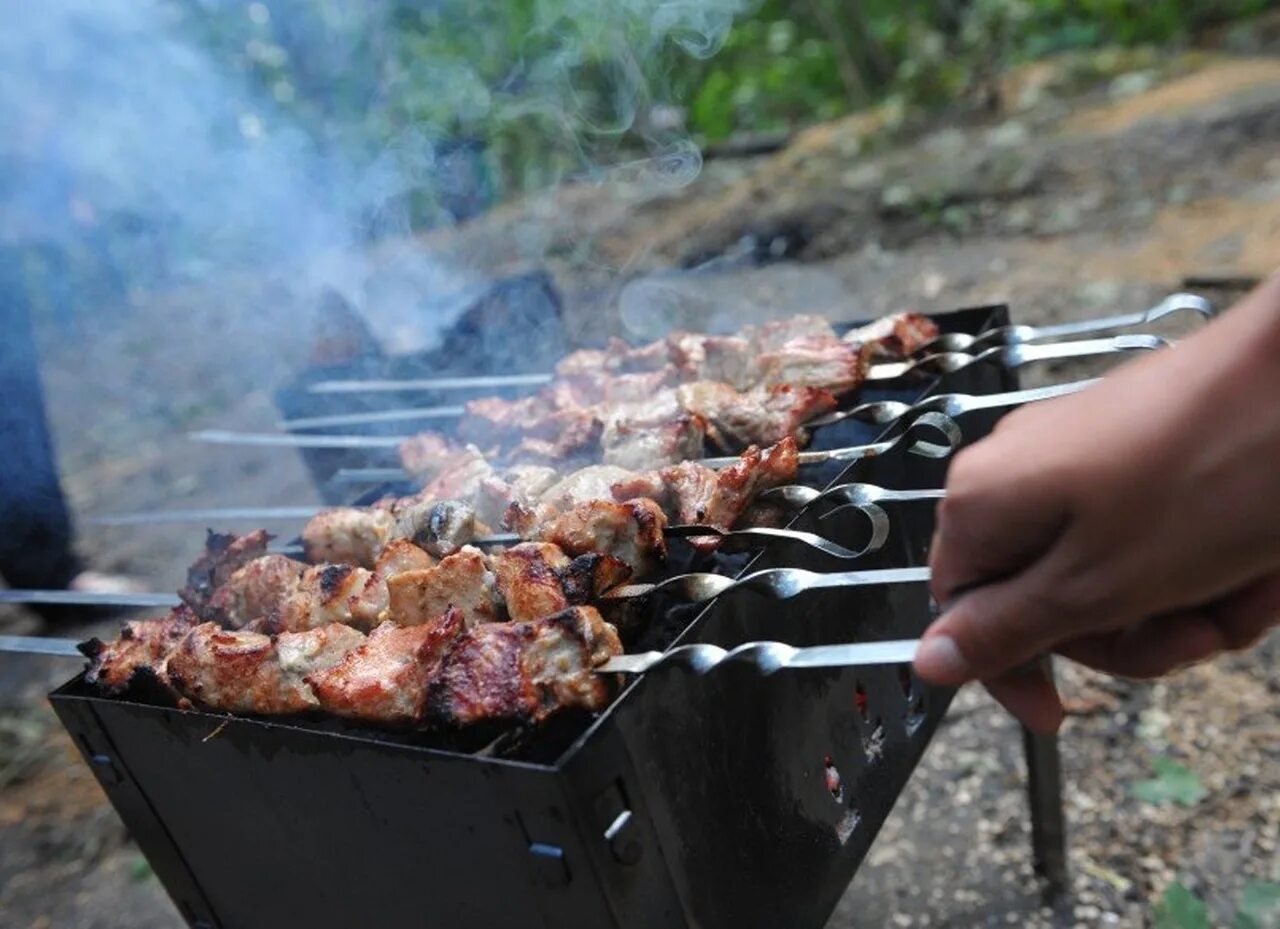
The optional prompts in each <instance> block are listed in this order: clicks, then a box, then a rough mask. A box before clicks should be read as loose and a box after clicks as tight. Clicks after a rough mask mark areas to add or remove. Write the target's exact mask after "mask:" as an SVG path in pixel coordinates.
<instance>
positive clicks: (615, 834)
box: [604, 810, 644, 865]
mask: <svg viewBox="0 0 1280 929" xmlns="http://www.w3.org/2000/svg"><path fill="white" fill-rule="evenodd" d="M632 819H633V817H632V815H631V811H630V810H623V811H622V812H621V813H619V814H618V816H617V818H616V819H614V821H613V822H611V823H610V824H609V828H608V829H606V830H605V831H604V838H605V841H606V842H608V843H609V851H611V852H612V853H613V857H614V859H615V860H616V861H617V862H618V864H625V865H633V864H636V863H637V862H639V861H640V858H641V856H642V855H643V854H644V847H643V846H642V845H641V844H640V841H639V840H638V839H637V838H636V836H635V831H636V830H635V827H634V826H633V825H632V824H631V820H632Z"/></svg>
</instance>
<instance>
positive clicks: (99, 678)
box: [82, 606, 200, 694]
mask: <svg viewBox="0 0 1280 929" xmlns="http://www.w3.org/2000/svg"><path fill="white" fill-rule="evenodd" d="M199 622H200V618H199V617H198V616H196V614H195V613H193V612H192V611H191V609H190V608H189V607H186V606H180V607H177V608H176V609H174V610H172V611H170V612H169V614H168V615H167V616H164V617H161V618H159V619H136V620H132V621H130V622H127V623H125V624H124V626H123V627H121V629H120V635H119V637H118V638H116V639H115V640H114V641H112V642H102V641H101V640H99V639H93V640H91V641H90V642H88V643H87V644H86V645H84V646H82V648H83V649H84V650H85V652H86V653H88V654H89V656H90V664H89V670H88V671H86V672H85V676H84V677H85V681H87V682H88V683H89V684H91V685H93V686H95V687H99V688H101V689H102V690H103V691H105V692H106V693H109V694H118V693H123V692H124V691H126V690H129V689H131V688H132V687H135V686H137V685H138V684H139V683H140V682H141V679H143V678H145V679H148V680H149V682H151V683H155V684H158V685H159V686H160V687H161V688H163V689H165V690H169V689H171V687H170V684H169V677H168V671H167V669H166V668H165V659H166V658H167V657H168V655H169V652H170V651H172V649H173V647H174V646H175V645H177V644H178V643H179V642H180V641H182V638H183V637H184V636H185V635H186V634H187V633H188V632H190V631H191V630H192V629H194V628H195V627H196V625H198V624H199Z"/></svg>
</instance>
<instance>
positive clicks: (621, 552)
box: [528, 500, 667, 576]
mask: <svg viewBox="0 0 1280 929" xmlns="http://www.w3.org/2000/svg"><path fill="white" fill-rule="evenodd" d="M666 525H667V520H666V517H665V516H664V515H663V512H662V508H661V507H659V505H658V504H657V503H655V502H654V501H652V500H627V501H625V502H621V503H615V502H613V501H612V500H589V501H587V502H586V503H581V504H579V505H578V506H575V507H573V508H571V509H568V510H565V511H564V512H563V513H560V514H558V515H556V516H554V517H552V518H550V519H547V520H546V521H544V522H542V523H541V524H538V525H535V526H533V527H531V529H530V532H529V536H528V537H531V538H537V539H540V540H542V541H544V542H552V543H554V544H556V545H559V546H560V547H561V548H562V549H564V550H565V552H567V553H568V554H570V555H586V554H590V553H592V552H596V553H599V554H602V555H612V556H613V557H615V558H617V559H618V560H619V561H621V562H622V563H623V564H625V565H627V566H628V567H629V568H631V570H632V571H633V572H634V573H635V574H636V575H638V576H644V575H645V574H648V573H649V572H650V571H652V570H653V569H654V568H656V567H657V566H658V565H659V564H661V563H662V562H663V561H664V560H665V559H666V557H667V543H666V539H665V538H664V536H663V534H662V532H663V529H665V528H666Z"/></svg>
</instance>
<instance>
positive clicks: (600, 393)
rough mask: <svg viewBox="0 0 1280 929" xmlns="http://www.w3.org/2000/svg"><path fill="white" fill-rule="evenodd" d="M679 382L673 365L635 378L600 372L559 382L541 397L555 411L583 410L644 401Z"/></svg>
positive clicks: (547, 389) (640, 374) (549, 386)
mask: <svg viewBox="0 0 1280 929" xmlns="http://www.w3.org/2000/svg"><path fill="white" fill-rule="evenodd" d="M678 380H679V372H677V371H676V369H675V368H674V367H672V366H671V365H664V366H663V367H661V368H658V369H657V370H654V371H641V372H637V373H634V374H610V373H608V372H604V371H599V372H595V373H592V374H579V375H574V376H572V377H561V378H558V379H556V380H554V381H552V382H551V383H550V384H548V385H547V386H546V387H544V388H543V389H542V390H541V391H540V392H539V396H541V397H542V398H543V399H544V400H545V401H546V403H547V404H548V405H549V406H550V407H551V408H553V409H556V410H571V409H581V408H584V407H589V406H596V405H597V404H601V403H605V404H610V403H628V402H630V401H634V400H644V399H646V398H648V397H651V396H652V395H653V394H654V392H655V391H659V390H662V389H663V388H664V387H670V386H671V385H673V384H675V383H677V382H678Z"/></svg>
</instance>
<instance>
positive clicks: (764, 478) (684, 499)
mask: <svg viewBox="0 0 1280 929" xmlns="http://www.w3.org/2000/svg"><path fill="white" fill-rule="evenodd" d="M797 455H798V452H797V450H796V442H795V439H791V438H787V439H784V440H783V441H781V442H779V443H778V444H777V445H774V446H771V447H770V448H766V449H764V450H763V451H761V450H760V449H758V448H755V447H752V448H749V449H747V450H746V452H744V453H743V454H742V457H741V459H740V460H739V461H738V462H737V463H735V464H733V465H731V466H730V467H727V468H724V469H723V470H721V471H712V470H711V469H710V468H707V467H706V466H705V465H700V464H698V463H697V462H692V461H690V462H685V463H683V464H678V465H675V466H674V467H671V468H666V469H665V470H663V472H662V477H663V479H664V480H665V481H666V483H667V487H668V490H669V492H670V494H671V496H672V497H673V498H674V509H675V517H674V518H675V520H676V521H677V522H679V523H681V524H689V523H703V524H708V525H712V526H715V527H716V528H718V529H731V528H732V527H733V524H734V522H735V521H736V520H737V518H738V516H739V514H741V513H742V511H743V510H744V509H745V508H746V507H747V506H748V505H749V504H750V503H751V501H752V500H754V499H755V497H756V495H757V494H759V493H760V492H761V491H764V490H767V489H768V488H770V487H775V486H777V485H779V484H785V483H787V482H788V481H792V480H794V479H795V476H796V470H797V469H798V467H799V459H798V457H797ZM693 541H694V544H695V545H698V546H699V547H714V544H715V541H714V539H695V540H693Z"/></svg>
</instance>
